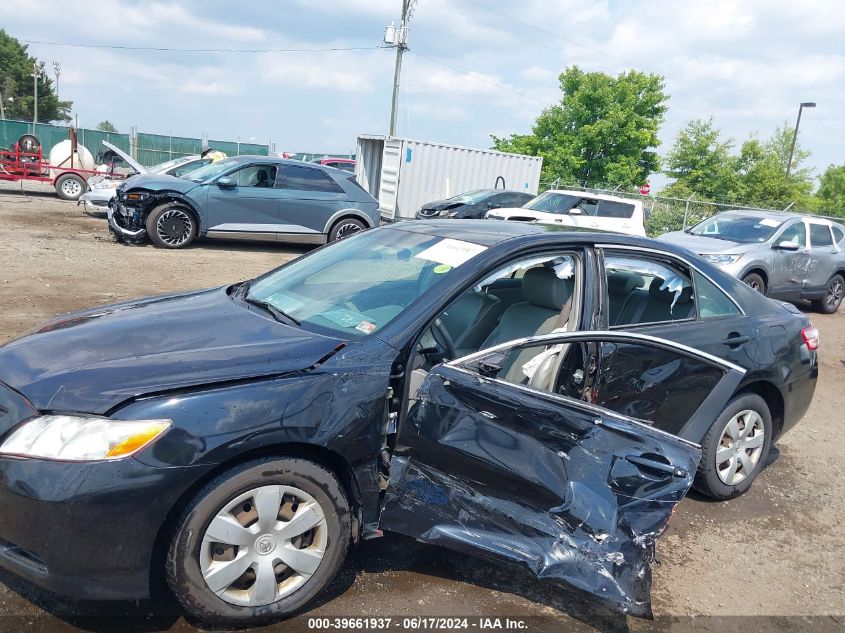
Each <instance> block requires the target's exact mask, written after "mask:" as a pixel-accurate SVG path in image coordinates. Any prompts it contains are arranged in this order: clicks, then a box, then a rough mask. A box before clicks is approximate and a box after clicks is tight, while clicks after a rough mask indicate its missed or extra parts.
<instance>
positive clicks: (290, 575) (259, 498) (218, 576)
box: [199, 485, 327, 607]
mask: <svg viewBox="0 0 845 633" xmlns="http://www.w3.org/2000/svg"><path fill="white" fill-rule="evenodd" d="M326 544H327V527H326V519H325V516H324V514H323V509H322V508H321V507H320V504H319V503H317V501H316V500H315V499H314V498H313V497H311V496H310V495H309V494H308V493H306V492H304V491H302V490H300V489H299V488H294V487H293V486H277V485H271V486H261V487H259V488H254V489H252V490H250V491H248V492H245V493H243V494H240V495H238V496H237V497H235V498H234V499H232V500H231V501H229V502H228V503H227V504H226V505H225V506H224V507H223V508H222V509H221V510H220V511H219V512H218V513H217V514H216V515H215V516H214V518H213V519H212V520H211V522H210V523H209V524H208V527H207V528H206V529H205V534H204V535H203V538H202V544H201V545H200V553H199V563H200V570H201V571H202V576H203V579H204V580H205V584H206V586H207V587H208V588H209V589H210V590H211V591H212V592H214V593H215V594H216V595H217V596H219V597H220V598H221V599H223V600H225V601H226V602H229V603H231V604H236V605H241V606H251V607H254V606H261V605H266V604H272V603H273V602H276V601H278V600H281V599H282V598H284V597H286V596H288V595H290V594H291V593H293V592H294V591H296V590H297V589H299V588H300V587H301V586H302V585H304V584H305V583H306V582H307V581H308V579H309V578H310V577H311V576H312V575H314V573H315V572H316V571H317V568H318V567H319V566H320V563H321V562H322V560H323V557H324V556H325V553H326Z"/></svg>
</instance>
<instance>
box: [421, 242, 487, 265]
mask: <svg viewBox="0 0 845 633" xmlns="http://www.w3.org/2000/svg"><path fill="white" fill-rule="evenodd" d="M486 250H487V247H486V246H481V245H480V244H473V243H472V242H464V241H463V240H453V239H451V238H448V237H447V238H445V239H442V240H440V241H439V242H437V244H435V245H434V246H429V247H428V248H427V249H425V250H424V251H422V252H421V253H417V255H416V257H418V258H419V259H426V260H428V261H430V262H437V263H438V264H446V265H447V266H451V267H452V268H456V267H457V266H460V265H461V264H463V263H464V262H466V261H467V260H469V259H471V258H473V257H475V256H476V255H478V254H479V253H483V252H484V251H486Z"/></svg>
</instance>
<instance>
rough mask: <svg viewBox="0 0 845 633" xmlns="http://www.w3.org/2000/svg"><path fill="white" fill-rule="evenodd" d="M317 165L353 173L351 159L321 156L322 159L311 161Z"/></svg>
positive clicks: (352, 161)
mask: <svg viewBox="0 0 845 633" xmlns="http://www.w3.org/2000/svg"><path fill="white" fill-rule="evenodd" d="M311 162H312V163H317V164H318V165H325V166H326V167H334V168H335V169H340V170H342V171H349V172H352V173H353V174H354V173H355V160H354V159H352V158H336V157H334V156H323V157H322V158H315V159H314V160H312V161H311Z"/></svg>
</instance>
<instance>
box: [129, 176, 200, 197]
mask: <svg viewBox="0 0 845 633" xmlns="http://www.w3.org/2000/svg"><path fill="white" fill-rule="evenodd" d="M199 186H200V183H198V182H194V181H193V180H186V179H185V178H177V177H176V176H168V175H167V174H138V175H136V176H132V177H131V178H127V179H126V181H125V182H123V183H122V184H121V185H120V186H119V187H118V191H127V190H129V189H148V190H149V191H163V190H167V191H178V192H179V193H188V192H189V191H190V190H191V189H195V188H196V187H199Z"/></svg>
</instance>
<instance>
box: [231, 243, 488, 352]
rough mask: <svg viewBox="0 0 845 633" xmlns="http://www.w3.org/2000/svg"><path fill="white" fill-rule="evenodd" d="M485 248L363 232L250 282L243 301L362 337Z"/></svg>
mask: <svg viewBox="0 0 845 633" xmlns="http://www.w3.org/2000/svg"><path fill="white" fill-rule="evenodd" d="M485 249H486V247H485V246H480V245H478V244H473V243H471V242H464V241H462V240H455V239H449V238H443V237H433V236H431V235H422V234H419V233H411V232H409V231H401V230H397V229H392V228H381V229H375V230H372V231H365V232H363V233H360V234H359V235H355V236H353V237H350V238H347V239H345V240H342V241H340V242H337V243H336V244H333V245H332V246H329V247H326V248H322V249H320V250H318V251H315V252H314V253H313V254H311V255H306V256H304V257H301V258H300V259H297V260H296V261H294V262H292V263H290V264H288V265H287V266H284V267H283V268H280V269H278V270H277V271H275V272H273V273H270V274H269V275H267V276H266V277H264V278H262V279H260V280H258V281H255V282H254V283H253V284H252V287H251V288H250V291H249V293H248V295H247V299H248V300H250V301H253V302H265V303H267V304H268V305H269V306H271V307H273V308H275V309H276V310H278V311H281V312H284V313H285V314H286V315H288V316H290V317H292V318H293V319H296V320H297V321H299V322H300V324H301V325H302V326H303V327H308V326H309V325H310V326H314V329H316V330H318V331H321V330H330V331H333V332H334V333H336V332H342V333H343V335H344V336H351V337H356V336H366V335H368V334H372V333H373V332H375V331H376V330H378V329H380V328H382V327H384V326H385V325H386V324H387V323H389V322H390V321H392V320H393V319H394V318H395V317H396V316H397V315H399V314H400V313H401V312H402V311H403V310H404V309H405V308H406V307H407V306H408V305H409V304H410V303H411V302H413V301H414V300H415V299H416V298H417V297H419V296H420V295H422V294H423V293H424V292H426V291H427V290H429V289H430V288H431V287H432V286H434V285H436V284H437V283H438V282H440V281H442V280H443V279H445V278H446V277H448V276H449V275H451V274H452V273H453V271H454V270H455V268H457V267H458V266H460V265H461V264H463V263H464V262H465V261H467V260H468V259H469V258H471V257H474V256H475V255H477V254H478V253H480V252H482V251H484V250H485Z"/></svg>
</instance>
